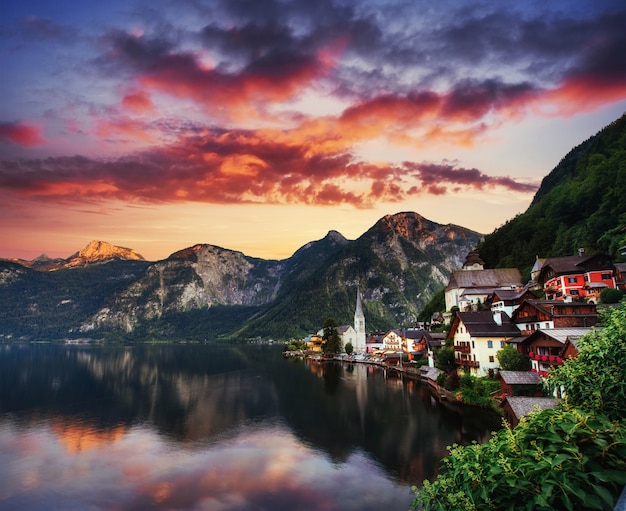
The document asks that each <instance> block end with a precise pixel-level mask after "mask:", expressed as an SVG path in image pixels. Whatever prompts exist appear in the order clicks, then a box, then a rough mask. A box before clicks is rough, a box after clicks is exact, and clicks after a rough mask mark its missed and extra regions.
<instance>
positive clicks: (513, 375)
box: [500, 371, 541, 385]
mask: <svg viewBox="0 0 626 511" xmlns="http://www.w3.org/2000/svg"><path fill="white" fill-rule="evenodd" d="M500 378H502V379H503V380H504V383H507V384H508V385H536V384H538V383H539V382H541V378H540V377H539V375H538V374H537V373H533V372H531V371H500Z"/></svg>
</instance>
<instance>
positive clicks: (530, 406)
mask: <svg viewBox="0 0 626 511" xmlns="http://www.w3.org/2000/svg"><path fill="white" fill-rule="evenodd" d="M505 402H508V403H509V405H510V406H511V410H513V413H514V414H515V417H517V419H518V420H519V419H521V418H522V417H524V416H526V415H528V414H529V413H531V412H533V411H540V410H547V409H549V408H556V407H557V406H558V404H559V400H558V399H553V398H551V397H522V396H507V397H506V398H504V401H503V402H502V404H504V403H505ZM537 409H538V410H537Z"/></svg>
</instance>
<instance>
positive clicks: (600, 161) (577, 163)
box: [478, 114, 626, 278]
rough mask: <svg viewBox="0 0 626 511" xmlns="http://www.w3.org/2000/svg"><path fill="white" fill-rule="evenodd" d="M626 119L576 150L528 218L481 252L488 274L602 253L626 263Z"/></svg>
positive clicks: (495, 235)
mask: <svg viewBox="0 0 626 511" xmlns="http://www.w3.org/2000/svg"><path fill="white" fill-rule="evenodd" d="M625 227H626V114H625V115H623V116H622V117H621V118H620V119H618V120H616V121H615V122H613V123H611V124H610V125H608V126H607V127H606V128H604V129H603V130H602V131H600V132H599V133H598V134H597V135H594V136H593V137H591V138H589V139H588V140H586V141H585V142H583V143H582V144H580V145H579V146H578V147H576V148H574V149H572V151H570V152H569V153H568V154H567V155H566V156H565V157H564V158H563V159H562V160H561V161H560V162H559V164H558V165H557V166H556V167H555V168H554V170H552V172H550V174H548V175H547V176H546V177H545V178H544V179H543V181H542V183H541V186H540V188H539V190H538V191H537V193H536V195H535V197H534V199H533V201H532V203H531V205H530V206H529V208H528V209H527V210H526V212H524V213H522V214H520V215H518V216H516V217H515V218H513V219H511V220H510V221H508V222H507V223H506V224H504V225H503V226H501V227H499V228H498V229H496V230H495V231H494V232H492V233H491V234H488V235H486V236H485V239H484V241H483V242H482V243H480V244H479V246H478V252H479V253H480V256H481V257H482V259H483V260H484V261H485V265H486V267H487V268H519V270H520V271H521V272H522V276H525V277H527V278H528V276H529V273H530V269H531V268H532V266H533V264H534V262H535V258H536V257H537V256H539V257H560V256H569V255H575V254H576V253H577V252H578V249H579V248H584V249H585V251H586V253H588V254H593V253H596V252H602V253H605V254H608V255H609V256H611V257H612V258H613V260H614V261H615V262H617V261H624V260H626V259H625V258H624V256H621V255H620V253H619V250H618V249H619V247H623V246H624V245H626V230H625Z"/></svg>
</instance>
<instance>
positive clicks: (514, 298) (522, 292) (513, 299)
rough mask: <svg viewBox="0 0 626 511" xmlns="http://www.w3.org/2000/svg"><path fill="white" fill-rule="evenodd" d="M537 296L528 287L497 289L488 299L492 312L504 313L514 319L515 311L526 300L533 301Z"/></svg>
mask: <svg viewBox="0 0 626 511" xmlns="http://www.w3.org/2000/svg"><path fill="white" fill-rule="evenodd" d="M533 299H535V295H534V294H532V293H531V292H530V290H529V289H528V288H526V287H524V288H523V289H496V290H495V291H494V292H493V293H492V294H491V295H490V296H489V298H488V299H487V306H488V307H489V308H490V309H491V312H504V313H505V314H506V315H507V316H509V317H512V316H513V313H514V312H515V310H516V309H517V308H518V307H519V306H520V304H521V303H522V302H524V301H525V300H533Z"/></svg>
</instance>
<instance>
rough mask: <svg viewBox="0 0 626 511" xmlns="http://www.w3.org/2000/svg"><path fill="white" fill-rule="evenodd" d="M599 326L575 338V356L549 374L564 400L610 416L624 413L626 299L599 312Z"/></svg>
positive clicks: (551, 381)
mask: <svg viewBox="0 0 626 511" xmlns="http://www.w3.org/2000/svg"><path fill="white" fill-rule="evenodd" d="M600 324H601V326H602V329H601V330H594V331H593V332H592V333H590V334H587V335H586V336H585V337H583V338H582V339H580V341H579V342H578V356H577V357H576V358H573V359H568V360H566V361H565V362H564V363H563V365H562V366H560V367H559V368H557V369H556V370H555V371H554V372H552V373H551V374H550V376H549V378H548V381H549V383H550V385H551V386H552V387H553V388H556V389H562V390H563V391H564V393H565V396H566V399H567V401H568V402H569V403H570V404H571V405H573V406H578V407H580V408H584V409H586V410H590V411H593V412H596V413H603V414H606V415H607V416H608V417H610V418H612V419H613V420H622V419H624V417H626V303H622V304H621V305H620V306H619V307H618V308H616V309H614V308H607V309H604V310H602V311H601V312H600Z"/></svg>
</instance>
